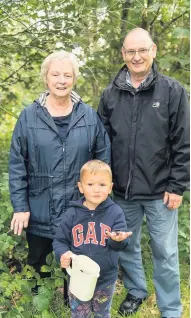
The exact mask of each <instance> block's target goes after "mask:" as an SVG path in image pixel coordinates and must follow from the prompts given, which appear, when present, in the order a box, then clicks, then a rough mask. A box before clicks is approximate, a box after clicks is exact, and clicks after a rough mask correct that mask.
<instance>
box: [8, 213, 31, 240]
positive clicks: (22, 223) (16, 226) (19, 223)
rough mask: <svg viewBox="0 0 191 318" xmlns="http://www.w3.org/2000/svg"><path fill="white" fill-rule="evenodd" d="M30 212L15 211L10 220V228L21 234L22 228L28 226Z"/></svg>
mask: <svg viewBox="0 0 191 318" xmlns="http://www.w3.org/2000/svg"><path fill="white" fill-rule="evenodd" d="M29 218H30V212H15V213H14V215H13V218H12V221H11V230H13V231H14V234H18V235H21V233H22V230H23V228H27V227H28V223H29Z"/></svg>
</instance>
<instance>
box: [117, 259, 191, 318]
mask: <svg viewBox="0 0 191 318" xmlns="http://www.w3.org/2000/svg"><path fill="white" fill-rule="evenodd" d="M145 269H146V277H147V285H148V291H149V297H148V299H147V300H146V301H145V302H144V303H143V304H142V305H141V307H140V310H139V311H138V312H137V313H136V314H134V315H131V317H132V318H160V317H161V316H160V312H159V311H158V308H157V304H156V297H155V291H154V285H153V281H152V266H151V263H150V264H149V265H147V266H145ZM180 273H181V299H182V304H183V313H182V316H181V318H189V317H190V290H189V282H190V280H189V265H188V264H181V265H180ZM125 296H126V290H125V289H124V288H123V286H122V285H121V284H120V283H118V284H117V286H116V292H115V295H114V298H113V303H112V311H111V317H112V318H121V317H122V316H120V315H119V314H117V311H118V308H119V305H120V303H121V302H122V300H123V299H124V298H125Z"/></svg>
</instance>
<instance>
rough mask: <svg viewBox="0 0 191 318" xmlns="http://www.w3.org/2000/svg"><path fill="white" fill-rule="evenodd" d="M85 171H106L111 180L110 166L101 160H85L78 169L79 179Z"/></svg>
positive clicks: (94, 172)
mask: <svg viewBox="0 0 191 318" xmlns="http://www.w3.org/2000/svg"><path fill="white" fill-rule="evenodd" d="M85 172H89V173H93V174H96V173H97V172H107V173H108V174H109V176H110V178H111V181H112V172H111V168H110V166H109V165H108V164H107V163H105V162H103V161H101V160H97V159H95V160H90V161H88V162H86V163H85V164H84V165H83V166H82V168H81V170H80V181H81V180H82V178H83V175H84V173H85Z"/></svg>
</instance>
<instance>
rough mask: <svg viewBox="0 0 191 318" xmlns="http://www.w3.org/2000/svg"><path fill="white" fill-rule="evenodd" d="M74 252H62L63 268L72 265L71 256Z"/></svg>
mask: <svg viewBox="0 0 191 318" xmlns="http://www.w3.org/2000/svg"><path fill="white" fill-rule="evenodd" d="M72 255H73V253H72V252H71V251H67V252H66V253H64V254H62V255H61V257H60V265H61V267H62V268H67V267H69V266H70V262H71V256H72Z"/></svg>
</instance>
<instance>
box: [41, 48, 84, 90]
mask: <svg viewBox="0 0 191 318" xmlns="http://www.w3.org/2000/svg"><path fill="white" fill-rule="evenodd" d="M54 60H69V61H70V62H71V63H72V68H73V73H74V77H75V80H76V79H77V78H78V75H79V64H78V60H77V57H76V56H75V55H74V54H73V53H71V52H67V51H64V50H62V51H57V52H54V53H51V54H50V55H48V56H47V57H46V58H45V60H44V61H43V63H42V65H41V71H40V75H41V78H42V80H43V82H44V83H45V84H46V77H47V73H48V69H49V67H50V64H51V62H52V61H54Z"/></svg>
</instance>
